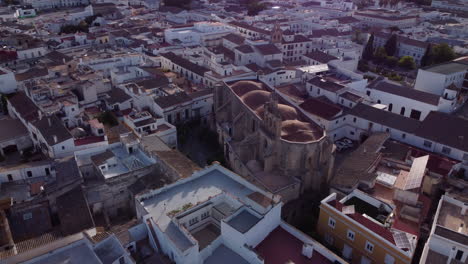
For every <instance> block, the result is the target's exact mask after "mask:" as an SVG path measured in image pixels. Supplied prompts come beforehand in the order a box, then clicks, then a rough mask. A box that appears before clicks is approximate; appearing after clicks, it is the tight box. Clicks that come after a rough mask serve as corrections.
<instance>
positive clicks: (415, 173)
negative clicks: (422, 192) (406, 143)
mask: <svg viewBox="0 0 468 264" xmlns="http://www.w3.org/2000/svg"><path fill="white" fill-rule="evenodd" d="M428 161H429V155H426V156H423V157H419V158H416V159H414V161H413V165H412V166H411V169H410V172H409V174H408V178H407V179H406V181H405V184H404V185H403V190H411V189H415V188H419V187H420V186H421V183H422V180H423V178H424V175H425V174H426V166H427V162H428Z"/></svg>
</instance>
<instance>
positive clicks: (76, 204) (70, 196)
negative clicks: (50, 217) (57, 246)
mask: <svg viewBox="0 0 468 264" xmlns="http://www.w3.org/2000/svg"><path fill="white" fill-rule="evenodd" d="M57 211H58V216H59V220H60V227H61V230H62V233H63V235H71V234H75V233H78V232H81V231H83V230H85V229H88V228H92V227H94V220H93V218H92V216H91V211H90V210H89V207H88V202H87V201H86V198H85V195H84V193H83V190H82V189H81V186H77V187H75V188H74V189H73V190H71V191H69V192H67V193H65V194H63V195H61V196H59V197H57Z"/></svg>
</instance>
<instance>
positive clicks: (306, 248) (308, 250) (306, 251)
mask: <svg viewBox="0 0 468 264" xmlns="http://www.w3.org/2000/svg"><path fill="white" fill-rule="evenodd" d="M313 253H314V246H312V245H311V244H306V243H304V245H302V255H304V256H306V257H307V258H309V259H310V258H312V254H313Z"/></svg>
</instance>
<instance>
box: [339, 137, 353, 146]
mask: <svg viewBox="0 0 468 264" xmlns="http://www.w3.org/2000/svg"><path fill="white" fill-rule="evenodd" d="M341 142H343V143H345V144H347V145H348V146H349V147H354V143H353V141H352V140H351V139H348V138H343V139H342V140H341Z"/></svg>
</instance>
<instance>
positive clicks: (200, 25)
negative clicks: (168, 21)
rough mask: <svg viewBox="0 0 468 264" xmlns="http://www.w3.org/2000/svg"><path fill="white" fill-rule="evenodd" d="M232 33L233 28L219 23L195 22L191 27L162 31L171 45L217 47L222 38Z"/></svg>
mask: <svg viewBox="0 0 468 264" xmlns="http://www.w3.org/2000/svg"><path fill="white" fill-rule="evenodd" d="M231 32H234V28H233V27H231V26H228V25H225V24H223V23H219V22H197V23H195V24H194V25H193V26H189V27H178V28H169V29H166V30H164V39H165V41H166V42H167V43H169V44H171V45H182V46H198V45H202V46H217V45H220V44H221V42H222V37H223V36H225V35H228V34H229V33H231Z"/></svg>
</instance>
